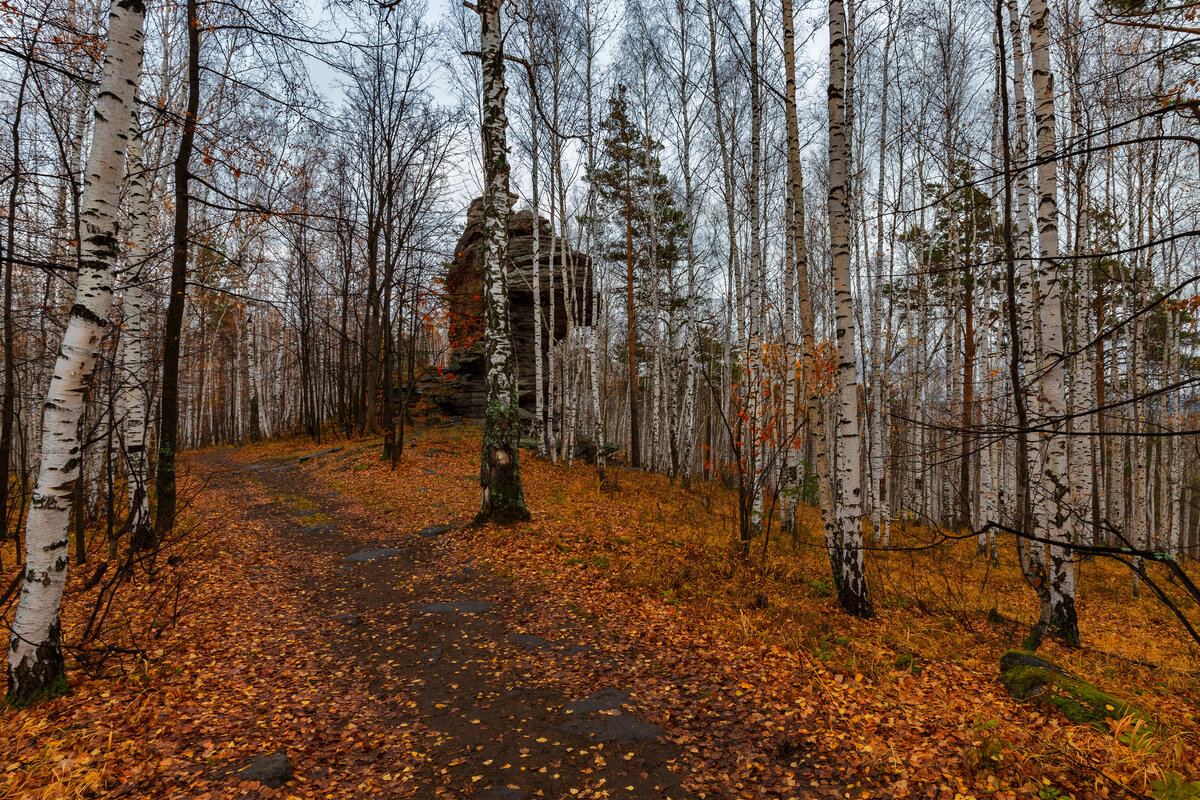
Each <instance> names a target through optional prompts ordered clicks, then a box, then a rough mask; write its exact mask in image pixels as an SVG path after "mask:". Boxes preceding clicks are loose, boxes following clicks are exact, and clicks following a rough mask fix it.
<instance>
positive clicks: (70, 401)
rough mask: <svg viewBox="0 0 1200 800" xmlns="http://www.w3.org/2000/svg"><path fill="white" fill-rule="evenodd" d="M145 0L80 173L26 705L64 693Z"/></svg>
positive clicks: (121, 21)
mask: <svg viewBox="0 0 1200 800" xmlns="http://www.w3.org/2000/svg"><path fill="white" fill-rule="evenodd" d="M145 13H146V10H145V5H144V4H143V2H142V0H115V2H113V4H112V6H111V8H110V9H109V15H108V45H107V48H106V50H105V54H104V66H103V72H102V75H101V78H100V86H99V93H98V95H97V99H96V107H95V112H94V115H95V122H94V124H93V128H92V146H91V149H90V151H89V153H88V158H87V166H86V168H85V170H84V185H83V198H82V203H81V209H82V211H81V221H82V227H83V236H82V238H81V240H80V243H79V248H80V260H79V275H78V280H77V283H76V289H75V301H74V304H73V305H72V306H71V312H70V315H69V317H68V319H67V327H66V330H65V331H64V332H63V338H62V344H61V346H60V347H59V351H58V356H57V358H56V360H55V364H54V373H53V376H52V377H51V380H50V387H49V390H48V391H47V393H46V401H45V404H44V406H43V410H42V443H41V455H42V462H41V467H40V469H39V471H38V479H37V486H36V488H35V489H34V490H33V496H32V498H31V503H30V512H29V517H28V519H27V521H26V527H25V569H24V574H23V576H22V580H21V594H20V599H19V600H18V602H17V611H16V615H15V617H14V619H13V626H12V636H11V638H10V639H9V651H8V697H9V700H10V701H11V702H15V703H18V704H24V703H28V702H30V701H32V700H34V699H36V698H37V697H39V696H43V695H54V694H60V693H62V692H63V691H64V690H65V688H66V673H65V668H64V664H63V655H62V642H61V627H60V623H59V610H60V606H61V604H62V593H63V586H64V584H65V583H66V578H67V563H68V558H67V548H68V524H69V521H70V518H71V510H72V498H73V494H74V492H75V485H76V482H77V481H78V480H79V477H80V474H79V473H80V458H79V454H80V452H81V442H80V440H79V422H80V419H81V417H82V415H83V412H84V407H85V402H86V398H87V392H88V386H89V383H90V379H91V375H92V372H93V370H94V368H95V365H96V355H97V352H98V349H99V347H100V340H101V337H102V336H103V335H104V329H105V327H106V326H107V324H108V312H109V309H110V307H111V305H112V297H113V280H114V275H115V272H116V268H117V260H118V256H119V249H120V248H119V241H118V230H117V227H118V223H117V219H118V217H117V204H118V200H119V198H120V193H121V186H122V181H123V179H124V174H125V150H126V142H127V139H128V135H129V120H130V113H131V109H132V107H133V100H134V95H135V93H136V90H137V83H138V77H139V75H140V74H141V62H142V27H143V23H144V19H145Z"/></svg>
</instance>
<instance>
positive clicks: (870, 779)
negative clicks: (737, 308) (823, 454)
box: [0, 426, 1200, 798]
mask: <svg viewBox="0 0 1200 800" xmlns="http://www.w3.org/2000/svg"><path fill="white" fill-rule="evenodd" d="M335 444H340V445H344V448H343V449H342V450H339V451H338V452H335V453H329V454H326V455H323V456H320V457H318V458H313V459H311V460H308V461H306V462H304V463H303V464H298V463H297V458H298V457H299V456H301V455H305V454H311V453H313V452H315V451H317V450H319V449H321V448H319V447H318V446H316V445H313V444H312V443H310V442H307V441H299V440H297V441H293V442H275V443H267V444H262V445H257V446H254V447H250V448H245V449H243V450H241V451H208V452H201V453H197V454H192V455H190V456H189V458H188V468H189V474H190V479H191V481H192V485H193V486H196V487H199V486H200V485H201V484H202V483H203V484H204V488H203V489H202V490H201V491H199V492H198V493H197V495H196V499H195V501H194V503H193V506H192V507H191V508H190V510H189V514H190V515H191V516H192V517H193V518H194V522H195V524H196V526H197V531H199V532H201V533H204V534H205V536H204V539H203V543H204V547H203V549H202V550H200V551H199V552H197V553H196V554H194V555H191V556H189V557H188V558H187V559H185V560H184V561H183V562H182V564H180V565H178V566H177V567H176V568H173V569H172V570H170V571H160V572H159V573H158V576H157V577H156V578H155V580H157V581H165V580H175V581H177V582H178V583H179V586H180V591H179V592H178V596H179V597H180V598H181V601H180V602H181V603H184V604H185V605H186V607H185V609H184V612H185V613H182V614H181V615H180V616H179V622H178V624H176V625H174V626H170V627H167V628H166V629H165V630H164V631H163V633H162V635H161V636H160V637H159V638H157V639H153V640H150V642H149V645H148V647H149V652H148V653H147V658H145V659H143V660H139V661H136V662H132V663H131V662H128V660H127V664H126V666H127V667H130V666H132V669H127V670H126V675H125V676H124V677H120V678H112V677H95V678H88V677H86V676H84V675H82V674H80V673H79V672H78V671H75V672H73V673H72V683H73V690H72V693H71V694H70V695H68V696H66V697H63V698H59V699H56V700H53V701H48V702H44V703H41V704H39V705H36V706H34V707H32V708H30V709H26V710H23V711H6V712H5V713H4V715H3V717H0V741H2V742H4V744H3V745H2V746H3V748H4V750H3V760H2V761H0V770H3V771H2V772H0V776H2V777H0V792H2V793H4V795H5V796H17V797H84V796H103V797H110V796H129V797H164V798H165V797H195V798H201V797H254V796H261V797H291V796H296V797H335V798H341V797H346V798H349V797H366V796H382V797H409V796H411V797H464V798H465V797H481V798H490V797H633V798H643V797H645V798H650V797H677V798H678V797H732V798H759V797H772V798H785V797H903V796H912V797H945V798H956V797H958V796H962V797H971V796H974V797H977V798H984V797H996V798H1010V797H1063V796H1073V797H1076V798H1085V797H1122V796H1129V795H1130V794H1131V793H1132V796H1138V793H1141V794H1143V795H1148V794H1150V793H1151V792H1152V791H1154V786H1155V785H1156V784H1155V781H1161V780H1164V776H1165V775H1166V773H1172V774H1174V775H1177V776H1179V777H1181V778H1183V779H1188V780H1194V779H1196V778H1198V777H1200V775H1197V774H1195V773H1196V769H1197V768H1196V766H1195V763H1196V758H1195V756H1196V754H1197V747H1196V743H1197V725H1196V721H1195V715H1196V712H1197V708H1196V700H1197V695H1196V680H1195V677H1196V668H1197V653H1196V651H1195V649H1194V648H1192V647H1191V646H1190V645H1189V644H1188V643H1187V641H1186V640H1185V639H1184V638H1183V637H1181V636H1180V635H1179V632H1178V630H1177V627H1176V624H1175V623H1173V622H1172V620H1171V619H1170V617H1169V616H1168V615H1167V614H1166V613H1165V612H1164V611H1163V610H1162V609H1161V608H1159V607H1158V606H1157V605H1156V603H1155V602H1154V601H1152V600H1149V599H1145V598H1143V599H1140V600H1134V599H1133V598H1131V596H1130V592H1129V585H1128V584H1129V582H1128V579H1127V577H1126V576H1124V575H1122V574H1121V573H1120V572H1119V570H1118V569H1117V568H1115V567H1114V566H1112V565H1109V564H1105V563H1102V562H1100V561H1097V562H1088V563H1084V564H1082V565H1081V590H1080V594H1081V597H1080V604H1079V606H1080V615H1081V624H1082V628H1083V637H1084V644H1085V647H1084V648H1083V649H1082V650H1080V651H1075V652H1070V651H1064V650H1062V649H1060V648H1058V647H1056V646H1055V645H1053V644H1048V645H1046V646H1045V647H1044V648H1043V652H1044V653H1045V654H1046V655H1048V656H1049V657H1051V658H1054V659H1055V660H1058V661H1060V662H1061V663H1062V664H1063V665H1064V666H1066V667H1068V668H1069V669H1071V670H1072V671H1073V672H1075V673H1077V674H1079V675H1081V676H1083V677H1085V678H1088V679H1090V680H1092V681H1093V682H1095V683H1097V684H1098V685H1100V686H1102V687H1103V688H1105V689H1107V690H1109V691H1111V692H1113V693H1114V694H1116V695H1118V696H1119V697H1121V698H1122V699H1126V700H1130V701H1132V702H1134V703H1135V704H1137V705H1138V706H1139V707H1141V708H1143V709H1145V710H1146V711H1147V712H1148V713H1149V714H1150V715H1152V716H1153V717H1154V718H1155V719H1156V720H1157V721H1158V722H1159V723H1160V724H1159V725H1158V726H1157V727H1156V728H1154V729H1150V728H1149V727H1148V726H1146V725H1145V724H1144V723H1135V722H1133V721H1132V720H1118V721H1115V722H1113V723H1111V724H1110V725H1109V726H1107V727H1106V728H1105V729H1103V730H1097V729H1094V728H1091V727H1087V726H1076V725H1071V724H1069V723H1068V722H1067V721H1066V720H1065V719H1063V718H1061V717H1059V716H1058V715H1057V713H1056V712H1054V711H1053V710H1052V709H1047V708H1045V707H1043V706H1039V705H1037V704H1028V705H1023V704H1018V703H1015V702H1014V701H1012V700H1010V699H1009V697H1008V695H1007V693H1006V692H1005V690H1004V687H1003V686H1002V685H1001V684H1000V683H999V681H998V676H997V668H996V662H997V658H998V656H999V655H1000V653H1001V652H1002V651H1003V650H1004V649H1005V648H1006V647H1009V646H1012V645H1013V644H1014V643H1016V642H1019V641H1020V639H1021V638H1023V636H1024V631H1023V630H1022V629H1021V628H1020V626H1019V625H1015V624H1012V623H1006V622H992V621H989V618H988V614H987V612H988V611H989V610H992V609H995V610H996V612H997V613H998V614H999V615H1001V616H1002V617H1005V618H1008V619H1013V620H1023V621H1026V622H1028V621H1030V620H1031V618H1032V616H1033V614H1034V611H1035V609H1034V608H1033V605H1032V601H1031V598H1030V592H1029V590H1028V589H1027V588H1026V587H1024V585H1023V584H1022V583H1021V581H1020V578H1019V574H1018V573H1017V571H1016V569H1015V566H1014V563H1013V562H1014V557H1015V556H1014V554H1013V553H1012V545H1011V543H1002V544H1003V548H1002V550H1003V552H1002V560H1001V565H1000V566H999V567H989V566H988V565H987V563H986V561H983V560H981V559H979V558H977V557H976V556H975V555H974V544H973V543H971V542H963V543H960V544H957V545H941V546H939V547H937V548H934V549H930V550H924V549H908V550H902V551H900V552H896V553H889V554H882V553H873V554H872V556H871V559H870V561H871V564H870V568H871V574H872V579H873V583H874V586H875V587H876V602H877V605H878V606H879V611H880V613H879V615H878V617H877V619H875V620H872V621H869V622H862V621H860V620H853V619H850V618H848V617H846V616H844V615H842V614H840V613H839V612H838V611H837V610H836V606H835V603H834V601H833V598H832V597H831V596H830V591H829V586H828V572H827V566H826V565H825V563H824V560H823V557H822V550H821V547H820V545H819V542H818V540H817V538H816V536H815V529H816V525H815V520H814V519H813V514H812V512H811V511H809V512H808V515H807V517H806V519H805V521H806V523H807V527H808V528H810V529H812V531H814V533H808V532H805V533H804V534H802V535H801V537H800V539H799V540H798V541H796V542H791V541H783V540H780V538H779V537H778V536H773V537H772V539H771V540H769V541H766V542H764V541H763V540H762V539H759V540H757V541H756V543H755V548H754V553H753V556H752V558H751V562H750V563H749V564H742V563H740V562H739V561H738V560H737V559H736V558H735V557H734V555H733V551H732V549H731V547H730V542H731V539H732V536H733V530H734V527H735V526H734V519H733V516H732V514H733V509H732V504H731V502H730V497H729V495H728V493H727V492H726V491H724V490H722V489H720V488H717V487H713V486H707V485H702V486H694V487H693V488H692V489H690V490H684V489H681V488H680V487H678V486H672V485H670V484H669V482H668V481H667V480H666V479H665V478H663V477H661V476H651V475H644V474H640V473H634V472H629V471H619V470H614V471H613V476H614V479H615V480H614V482H615V484H616V485H615V486H608V487H604V488H603V489H602V488H601V487H600V486H598V484H597V481H596V477H595V472H594V470H593V469H591V468H589V467H588V466H586V465H582V464H576V465H575V466H573V467H569V468H568V467H565V466H554V465H552V464H549V463H546V462H543V461H539V460H537V459H535V458H533V457H532V456H530V455H529V454H524V456H523V462H522V472H523V476H524V479H525V483H526V488H527V495H528V499H529V504H530V507H531V509H532V511H533V514H534V518H533V521H532V522H531V523H529V524H527V525H519V526H514V527H510V528H504V529H492V528H485V529H482V530H472V529H469V528H467V527H466V524H467V523H468V522H469V521H470V519H471V517H472V515H473V513H474V511H475V510H476V505H477V502H478V488H477V475H478V463H479V462H478V448H479V440H478V431H477V429H475V428H473V427H470V426H463V427H445V428H441V427H439V428H431V429H428V430H425V431H422V432H421V433H420V434H419V436H418V438H417V440H416V441H414V442H410V443H409V446H408V449H407V451H406V453H405V456H404V459H403V460H402V461H401V463H400V465H399V466H398V467H397V468H396V469H395V470H391V469H389V468H388V467H387V465H385V464H382V463H380V462H379V461H378V458H377V456H378V452H379V442H378V441H370V440H367V441H361V442H351V443H344V442H337V443H335ZM442 524H445V525H449V526H450V528H451V530H450V531H448V532H444V533H443V532H440V530H439V531H438V532H436V533H434V532H430V531H429V530H428V529H429V527H430V526H434V525H442ZM420 531H425V532H426V534H427V535H425V536H422V535H420V534H419V532H420ZM926 536H928V532H925V531H921V530H918V529H914V530H897V531H895V532H894V535H893V541H894V542H896V543H899V544H901V545H908V546H911V545H920V544H923V542H924V537H926ZM363 548H391V549H393V550H394V551H395V552H394V553H392V554H391V555H390V556H389V557H387V558H382V559H379V560H372V561H367V562H363V563H359V562H349V563H344V562H343V561H342V559H344V558H345V557H346V556H348V555H352V554H353V553H355V552H358V551H360V550H361V549H363ZM10 561H11V558H8V559H6V560H5V563H6V564H7V563H9V562H10ZM77 572H78V573H79V574H78V575H77V576H76V577H74V578H73V579H72V581H73V584H72V585H73V588H74V590H75V591H76V594H73V595H71V596H70V597H69V598H68V603H69V605H68V616H67V622H68V635H70V633H71V630H72V626H78V625H79V624H81V620H80V616H81V611H80V609H82V608H84V607H85V604H84V603H83V602H82V601H83V599H84V598H86V597H87V593H86V592H83V591H82V590H81V589H80V587H79V583H80V581H81V580H82V579H83V577H84V576H85V575H86V572H87V570H86V569H84V570H78V571H77ZM147 596H149V593H147ZM153 596H156V597H158V596H162V595H161V593H158V594H155V595H153ZM463 601H467V602H471V603H475V602H478V603H490V604H491V605H490V606H487V607H486V608H482V607H481V609H482V610H478V611H462V612H460V611H457V610H455V611H451V612H445V611H435V612H430V611H429V609H430V608H438V609H442V608H450V607H449V606H446V607H443V606H440V605H438V606H431V605H430V604H431V603H435V604H436V603H451V604H455V603H461V602H463ZM121 603H122V604H124V605H123V606H122V608H120V609H118V611H119V612H121V613H124V614H126V615H127V616H128V618H129V619H130V621H131V622H130V625H131V627H132V626H134V623H135V622H137V621H139V620H143V621H144V619H145V617H146V615H147V614H153V613H160V612H161V610H155V609H146V608H139V607H138V604H137V596H136V595H130V596H125V595H123V596H122V600H121ZM454 608H458V607H457V606H455V607H454ZM346 615H349V616H346ZM356 618H357V619H356ZM151 629H153V627H151ZM598 690H611V691H613V692H616V693H617V694H616V695H615V696H616V697H617V700H616V701H614V702H611V703H609V705H610V706H612V707H610V708H603V709H599V710H595V711H588V710H587V709H585V708H584V707H581V706H576V707H572V706H571V702H572V701H574V700H578V699H580V698H586V697H589V696H592V695H593V694H594V693H595V692H597V691H598ZM610 699H611V698H610ZM573 708H575V709H578V710H580V711H581V712H583V713H581V715H580V717H578V718H572V717H571V715H570V714H568V713H567V712H569V711H572V709H573ZM573 725H577V726H579V727H572V726H573ZM588 726H592V727H590V728H589V727H588ZM596 726H599V727H596ZM639 726H646V727H639ZM650 726H653V728H652V727H650ZM655 728H657V729H658V730H659V731H661V734H662V735H661V736H659V737H658V738H657V739H655V740H653V741H635V739H638V738H639V737H637V736H635V735H634V733H635V732H641V733H644V732H646V731H648V730H649V731H653V730H654V729H655ZM597 730H599V731H607V733H604V734H603V735H601V736H600V737H599V738H606V737H608V734H609V733H612V732H613V731H617V733H616V734H613V735H614V736H615V737H616V739H617V740H616V741H614V740H612V739H611V738H610V740H609V741H607V742H602V741H597V738H598V737H597V735H596V733H595V731H597ZM588 731H591V732H592V733H591V735H590V736H589V735H588ZM622 732H623V733H622ZM622 735H623V736H624V737H625V738H624V739H622ZM630 737H632V738H630ZM643 738H644V737H643ZM280 749H285V750H287V752H288V753H289V755H290V757H291V760H292V764H293V767H294V771H295V777H294V778H293V780H292V781H290V782H289V783H288V784H287V785H285V786H284V787H282V788H279V789H269V788H265V787H263V786H261V785H259V784H256V783H250V782H238V781H236V780H234V779H231V778H230V777H229V775H228V773H229V771H230V770H231V769H232V768H233V767H234V766H236V765H237V764H239V763H240V762H241V761H242V760H243V759H245V758H247V757H249V756H253V755H257V754H261V753H268V752H273V751H276V750H280Z"/></svg>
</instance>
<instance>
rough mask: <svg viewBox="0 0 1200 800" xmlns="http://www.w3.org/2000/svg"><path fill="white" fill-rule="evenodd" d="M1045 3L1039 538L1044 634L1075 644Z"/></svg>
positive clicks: (1040, 121)
mask: <svg viewBox="0 0 1200 800" xmlns="http://www.w3.org/2000/svg"><path fill="white" fill-rule="evenodd" d="M1048 23H1049V10H1048V8H1047V6H1046V0H1032V2H1031V3H1030V4H1029V41H1030V50H1031V52H1030V56H1031V60H1032V62H1033V91H1034V97H1035V99H1036V106H1035V115H1034V116H1035V120H1036V124H1037V155H1038V167H1037V184H1038V210H1037V225H1038V245H1039V249H1040V251H1041V262H1040V264H1041V266H1040V269H1039V272H1040V289H1041V295H1042V298H1041V299H1042V308H1041V323H1042V373H1041V376H1040V382H1039V384H1038V387H1039V393H1038V406H1039V411H1040V412H1041V414H1042V416H1043V417H1044V419H1045V421H1046V425H1047V427H1048V428H1049V432H1047V433H1044V434H1042V435H1041V436H1040V437H1039V438H1040V439H1041V443H1040V444H1041V448H1042V449H1043V450H1044V456H1043V459H1044V461H1043V463H1044V466H1043V470H1044V471H1043V473H1042V474H1041V475H1040V476H1038V478H1039V480H1041V481H1043V485H1042V489H1043V492H1044V494H1045V496H1047V497H1048V498H1049V500H1048V503H1047V508H1046V513H1045V514H1044V515H1042V518H1043V519H1044V521H1045V526H1046V527H1045V528H1044V537H1045V538H1047V539H1050V540H1052V541H1054V542H1057V543H1059V544H1054V545H1051V546H1050V618H1049V620H1047V622H1048V624H1049V628H1048V630H1049V632H1051V633H1053V634H1055V635H1057V636H1060V637H1061V638H1062V639H1063V640H1064V641H1065V642H1067V643H1068V644H1071V645H1078V644H1079V625H1078V622H1077V621H1076V617H1075V564H1074V561H1073V560H1072V555H1071V552H1070V550H1069V548H1068V547H1067V546H1066V545H1067V544H1069V542H1070V528H1071V525H1070V516H1071V497H1070V492H1071V487H1070V479H1069V476H1068V474H1067V455H1068V454H1067V437H1066V435H1065V434H1066V406H1067V404H1066V388H1065V384H1066V380H1065V375H1066V373H1065V367H1064V362H1065V352H1064V348H1063V333H1062V324H1063V315H1062V281H1061V277H1060V267H1059V263H1058V164H1057V160H1056V145H1055V138H1054V133H1055V132H1054V74H1053V72H1052V71H1051V66H1050V41H1049V31H1048V30H1047V26H1048Z"/></svg>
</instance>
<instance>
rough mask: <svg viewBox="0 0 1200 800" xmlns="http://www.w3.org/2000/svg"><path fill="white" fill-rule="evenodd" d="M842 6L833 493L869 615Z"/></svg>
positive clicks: (834, 113) (844, 592)
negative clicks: (864, 559)
mask: <svg viewBox="0 0 1200 800" xmlns="http://www.w3.org/2000/svg"><path fill="white" fill-rule="evenodd" d="M845 60H846V6H845V4H844V2H843V0H830V3H829V240H830V254H831V256H832V260H833V281H834V302H835V319H836V340H837V351H838V373H837V384H838V411H837V432H836V436H837V459H836V463H837V469H836V482H835V491H834V495H835V497H836V508H837V528H838V537H839V546H840V550H841V574H842V583H841V586H840V587H839V590H840V595H841V602H842V607H843V608H845V609H846V610H847V611H849V612H850V613H852V614H854V615H856V616H864V617H866V616H871V614H872V613H873V612H872V608H871V601H870V598H869V596H868V594H867V582H866V574H865V571H864V568H863V551H862V477H861V476H862V470H861V464H860V460H859V450H860V444H861V443H860V438H861V437H860V436H859V420H858V366H857V364H856V363H855V326H854V298H853V297H852V296H851V289H850V284H851V281H850V241H849V236H848V219H847V218H848V214H847V198H846V186H847V179H848V176H847V169H848V167H849V165H848V164H847V161H848V156H849V152H848V151H849V148H848V147H847V141H846V127H845V119H846V101H845V95H844V92H845V83H846V63H845Z"/></svg>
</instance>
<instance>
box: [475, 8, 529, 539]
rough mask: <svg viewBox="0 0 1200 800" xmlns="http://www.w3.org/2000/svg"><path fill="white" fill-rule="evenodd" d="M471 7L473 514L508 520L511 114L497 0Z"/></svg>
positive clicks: (513, 495)
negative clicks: (476, 406)
mask: <svg viewBox="0 0 1200 800" xmlns="http://www.w3.org/2000/svg"><path fill="white" fill-rule="evenodd" d="M475 10H476V12H477V13H478V14H479V24H480V29H479V30H480V39H479V41H480V59H481V61H482V67H483V121H482V138H483V172H484V191H483V214H484V223H483V224H484V239H483V242H484V244H483V246H484V256H483V294H484V306H483V308H484V311H483V315H484V331H485V336H486V339H487V348H486V355H485V359H484V363H485V365H486V369H487V417H486V419H485V420H484V428H483V456H482V459H481V461H480V466H479V482H480V485H481V486H482V488H483V499H482V502H481V504H480V508H479V514H478V515H476V517H475V521H476V523H485V522H498V523H508V522H518V521H524V520H528V519H529V510H528V509H527V508H526V507H525V494H524V491H523V489H522V486H521V467H520V463H519V462H518V456H517V442H518V441H519V440H520V437H521V431H520V416H519V413H518V411H519V408H518V406H517V387H516V374H515V366H514V359H513V343H512V333H511V331H510V329H509V316H508V214H509V194H508V148H507V144H506V140H507V128H508V119H507V117H506V116H505V111H504V100H505V95H506V94H507V91H508V90H507V89H506V87H505V85H504V45H503V34H504V32H503V30H501V28H500V0H482V2H480V3H479V4H478V5H477V6H476V7H475ZM534 224H535V225H536V224H537V221H536V220H535V221H534Z"/></svg>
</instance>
